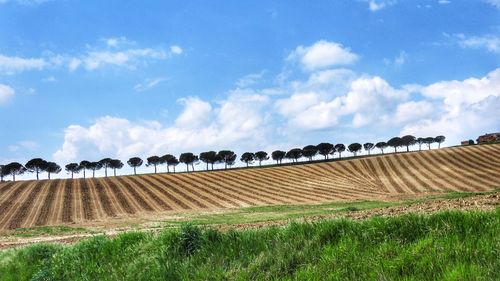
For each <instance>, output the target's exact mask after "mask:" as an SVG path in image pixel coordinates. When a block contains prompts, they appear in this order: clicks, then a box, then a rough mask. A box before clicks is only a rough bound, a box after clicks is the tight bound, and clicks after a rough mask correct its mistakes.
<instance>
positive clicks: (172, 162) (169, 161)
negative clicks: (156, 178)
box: [167, 156, 179, 173]
mask: <svg viewBox="0 0 500 281" xmlns="http://www.w3.org/2000/svg"><path fill="white" fill-rule="evenodd" d="M177 165H179V160H178V159H177V157H175V156H173V157H171V158H168V159H167V169H168V166H172V167H174V173H175V167H176V166H177Z"/></svg>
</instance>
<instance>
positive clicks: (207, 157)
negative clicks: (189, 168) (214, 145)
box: [200, 151, 220, 170]
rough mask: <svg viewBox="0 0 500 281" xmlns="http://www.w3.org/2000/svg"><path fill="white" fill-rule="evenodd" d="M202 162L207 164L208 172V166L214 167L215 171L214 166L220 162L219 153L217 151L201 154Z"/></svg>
mask: <svg viewBox="0 0 500 281" xmlns="http://www.w3.org/2000/svg"><path fill="white" fill-rule="evenodd" d="M200 160H201V161H202V162H204V163H206V164H207V170H208V164H210V165H211V166H212V170H213V169H214V164H215V163H217V162H219V161H220V160H219V157H218V155H217V152H215V151H206V152H202V153H200Z"/></svg>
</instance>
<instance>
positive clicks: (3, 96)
mask: <svg viewBox="0 0 500 281" xmlns="http://www.w3.org/2000/svg"><path fill="white" fill-rule="evenodd" d="M15 93H16V92H15V91H14V89H12V88H11V87H9V86H7V85H3V84H0V105H1V104H6V103H7V102H9V101H10V100H11V99H12V98H13V97H14V95H15Z"/></svg>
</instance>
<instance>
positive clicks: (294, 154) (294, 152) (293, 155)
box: [285, 148, 302, 162]
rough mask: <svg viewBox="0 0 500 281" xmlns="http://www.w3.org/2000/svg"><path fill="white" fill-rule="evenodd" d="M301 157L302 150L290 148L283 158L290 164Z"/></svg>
mask: <svg viewBox="0 0 500 281" xmlns="http://www.w3.org/2000/svg"><path fill="white" fill-rule="evenodd" d="M301 157H302V149H300V148H292V149H290V150H289V151H288V152H287V153H286V154H285V158H288V159H290V160H292V162H297V161H298V160H299V159H300V158H301Z"/></svg>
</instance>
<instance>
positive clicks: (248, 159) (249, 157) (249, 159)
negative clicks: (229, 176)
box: [240, 152, 255, 167]
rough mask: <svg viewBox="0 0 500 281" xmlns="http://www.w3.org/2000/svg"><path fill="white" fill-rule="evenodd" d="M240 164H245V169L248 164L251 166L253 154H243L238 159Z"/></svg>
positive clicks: (253, 158)
mask: <svg viewBox="0 0 500 281" xmlns="http://www.w3.org/2000/svg"><path fill="white" fill-rule="evenodd" d="M240 160H241V162H243V163H245V164H247V167H248V165H249V164H252V163H253V161H254V160H255V154H253V153H252V152H245V153H243V154H242V155H241V158H240Z"/></svg>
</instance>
